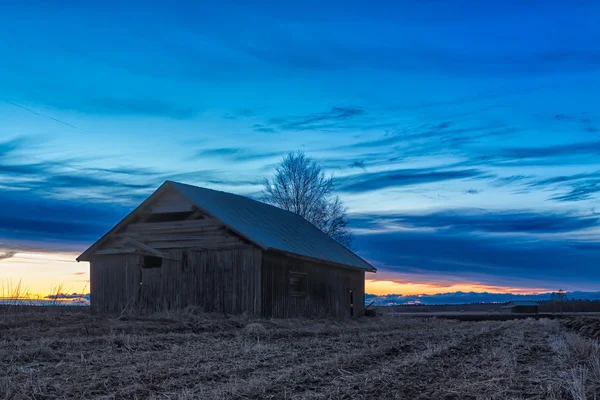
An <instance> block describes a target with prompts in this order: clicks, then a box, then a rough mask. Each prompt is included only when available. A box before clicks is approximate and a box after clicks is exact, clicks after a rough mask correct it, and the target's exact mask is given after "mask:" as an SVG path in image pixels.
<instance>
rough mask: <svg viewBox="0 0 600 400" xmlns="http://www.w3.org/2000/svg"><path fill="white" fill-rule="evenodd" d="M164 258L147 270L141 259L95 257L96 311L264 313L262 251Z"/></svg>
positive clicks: (206, 252) (93, 297)
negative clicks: (185, 309) (188, 308)
mask: <svg viewBox="0 0 600 400" xmlns="http://www.w3.org/2000/svg"><path fill="white" fill-rule="evenodd" d="M165 254H166V257H167V258H165V259H164V260H163V262H162V266H161V267H159V268H143V267H142V260H143V259H142V257H141V256H138V255H121V256H117V255H112V256H99V257H95V258H94V259H93V260H92V261H91V263H90V270H91V273H90V287H91V303H92V309H93V311H99V312H120V311H122V310H123V309H124V308H125V307H126V306H127V305H128V304H131V305H132V307H133V306H135V307H138V308H141V309H144V310H164V309H176V308H183V307H186V306H198V307H201V308H202V309H203V310H204V311H207V312H212V311H215V312H225V313H231V314H237V313H243V312H248V313H250V314H256V315H259V314H261V301H260V299H261V292H260V291H261V251H260V250H258V249H256V248H253V247H243V248H237V249H223V250H183V249H180V250H172V251H170V252H167V253H165ZM140 282H141V283H142V284H141V285H140ZM132 299H133V300H132Z"/></svg>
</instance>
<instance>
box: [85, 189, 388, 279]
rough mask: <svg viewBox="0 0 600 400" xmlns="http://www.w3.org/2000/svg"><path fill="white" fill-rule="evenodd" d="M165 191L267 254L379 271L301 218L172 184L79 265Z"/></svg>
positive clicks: (241, 199)
mask: <svg viewBox="0 0 600 400" xmlns="http://www.w3.org/2000/svg"><path fill="white" fill-rule="evenodd" d="M165 190H176V191H177V192H179V193H181V194H182V195H183V196H184V197H186V198H187V199H188V200H189V201H190V202H192V203H193V204H194V205H196V207H198V208H199V209H201V210H203V211H204V212H206V213H208V214H210V215H212V216H213V217H215V218H217V219H219V220H221V222H223V223H224V224H225V225H226V226H227V227H229V228H230V229H231V230H233V231H235V232H236V233H238V234H239V235H241V236H243V237H244V238H245V239H247V240H248V241H250V242H252V243H254V244H255V245H257V246H258V247H260V248H262V249H263V250H275V251H281V252H284V253H289V254H292V255H297V256H303V257H308V258H312V259H317V260H321V261H325V262H329V263H334V264H340V265H344V266H348V267H354V268H358V269H362V270H365V271H370V272H376V271H377V270H376V269H375V267H373V266H372V265H371V264H369V263H368V262H366V261H365V260H363V259H362V258H360V257H359V256H358V255H356V254H354V253H353V252H352V251H350V250H348V249H347V248H346V247H344V246H343V245H341V244H339V243H338V242H336V241H335V240H333V239H331V238H330V237H329V236H328V235H326V234H325V233H323V232H322V231H321V230H320V229H318V228H317V227H315V226H314V225H313V224H311V223H310V222H308V221H307V220H305V219H304V218H302V217H301V216H299V215H297V214H294V213H292V212H289V211H286V210H283V209H281V208H278V207H274V206H271V205H268V204H265V203H262V202H260V201H256V200H252V199H250V198H248V197H244V196H239V195H236V194H232V193H227V192H220V191H217V190H212V189H206V188H201V187H197V186H192V185H186V184H184V183H178V182H172V181H166V182H165V183H164V184H163V185H161V187H160V188H158V189H157V190H156V191H155V192H154V194H152V195H151V196H150V197H149V198H147V199H146V200H144V202H143V203H142V204H141V205H140V206H138V207H137V208H136V209H135V210H134V211H133V212H132V213H131V214H129V215H128V216H127V217H125V218H124V219H123V220H122V221H121V222H119V223H118V224H117V225H116V226H115V227H114V228H113V229H111V231H109V232H108V233H106V234H105V235H104V236H103V237H102V238H100V240H98V241H97V242H96V243H94V244H93V245H92V246H90V248H88V249H87V250H86V251H85V252H83V253H82V254H81V255H80V256H79V257H77V261H86V260H88V259H89V257H90V255H92V253H93V252H94V251H95V250H96V249H97V248H99V247H100V246H101V245H102V243H104V241H106V240H108V237H109V236H110V233H111V232H113V231H116V230H119V229H121V227H123V226H124V225H126V224H128V223H129V222H130V221H131V220H132V217H133V216H134V215H135V214H136V212H137V211H138V210H140V209H142V208H143V207H144V205H145V204H147V203H149V202H151V201H152V198H153V197H155V196H158V195H160V194H161V193H164V192H165Z"/></svg>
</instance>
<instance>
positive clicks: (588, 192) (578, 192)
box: [526, 171, 600, 202]
mask: <svg viewBox="0 0 600 400" xmlns="http://www.w3.org/2000/svg"><path fill="white" fill-rule="evenodd" d="M526 187H528V188H530V189H543V190H552V191H557V190H558V191H561V193H558V194H554V195H552V196H551V197H550V199H551V200H555V201H561V202H568V201H580V200H587V199H591V198H592V197H593V196H594V195H595V194H597V193H600V171H595V172H585V173H579V174H573V175H559V176H554V177H551V178H545V179H537V180H533V179H532V180H530V181H529V183H528V184H527V186H526Z"/></svg>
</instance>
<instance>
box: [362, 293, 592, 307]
mask: <svg viewBox="0 0 600 400" xmlns="http://www.w3.org/2000/svg"><path fill="white" fill-rule="evenodd" d="M551 296H552V292H548V293H539V294H512V293H488V292H482V293H478V292H449V293H438V294H421V295H412V296H404V295H402V294H387V295H374V294H366V295H365V303H366V304H369V303H371V302H374V304H375V305H378V306H388V305H389V306H393V305H402V304H428V305H436V304H469V303H506V302H509V301H511V300H533V301H543V300H550V297H551ZM566 296H567V299H569V300H600V291H598V292H566Z"/></svg>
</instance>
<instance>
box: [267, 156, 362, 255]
mask: <svg viewBox="0 0 600 400" xmlns="http://www.w3.org/2000/svg"><path fill="white" fill-rule="evenodd" d="M263 186H264V188H263V196H264V199H265V201H266V202H267V203H269V204H273V205H275V206H277V207H280V208H283V209H284V210H288V211H291V212H293V213H296V214H298V215H301V216H302V217H304V218H305V219H306V220H308V221H309V222H311V223H312V224H313V225H315V226H316V227H317V228H319V229H321V230H322V231H323V232H325V233H326V234H328V235H329V236H330V237H331V238H333V239H335V240H337V241H338V242H339V243H341V244H343V245H344V246H346V247H348V248H350V247H351V246H352V240H353V236H352V234H351V233H350V231H349V230H348V225H347V221H346V212H347V209H346V207H345V206H344V204H343V203H342V201H341V200H340V198H339V197H338V196H336V195H335V193H334V185H333V176H331V175H327V174H326V173H325V169H324V167H323V166H322V165H321V164H319V163H318V162H317V161H315V160H314V159H313V158H311V157H309V156H307V155H306V154H304V153H303V152H301V151H297V152H289V153H288V154H287V155H286V156H285V157H284V159H283V160H282V161H281V163H280V164H279V165H278V166H277V168H276V170H275V175H274V176H273V178H272V179H265V180H264V181H263Z"/></svg>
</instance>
